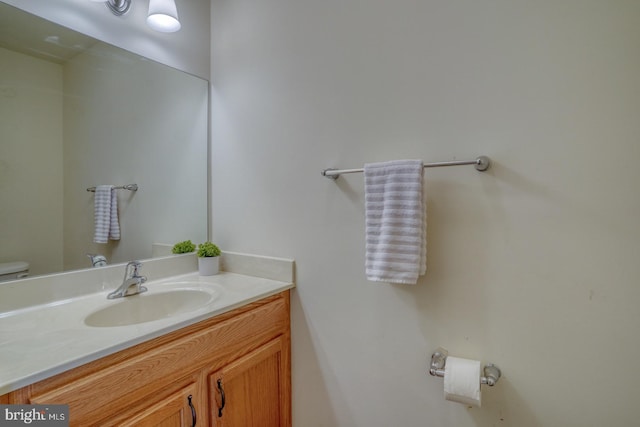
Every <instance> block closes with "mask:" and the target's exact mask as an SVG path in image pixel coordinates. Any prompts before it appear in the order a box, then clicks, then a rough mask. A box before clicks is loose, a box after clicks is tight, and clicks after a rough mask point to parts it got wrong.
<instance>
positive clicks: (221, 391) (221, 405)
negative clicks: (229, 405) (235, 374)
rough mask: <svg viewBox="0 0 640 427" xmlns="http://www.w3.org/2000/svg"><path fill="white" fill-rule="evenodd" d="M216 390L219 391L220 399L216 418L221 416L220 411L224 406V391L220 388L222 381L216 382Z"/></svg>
mask: <svg viewBox="0 0 640 427" xmlns="http://www.w3.org/2000/svg"><path fill="white" fill-rule="evenodd" d="M218 390H219V391H220V398H221V399H222V401H221V402H220V407H219V408H218V418H220V417H221V416H222V410H223V409H224V405H225V400H226V399H225V397H224V389H223V388H222V380H218Z"/></svg>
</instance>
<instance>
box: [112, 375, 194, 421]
mask: <svg viewBox="0 0 640 427" xmlns="http://www.w3.org/2000/svg"><path fill="white" fill-rule="evenodd" d="M196 389H197V387H196V385H195V384H192V385H190V386H188V387H185V388H183V389H181V390H179V391H177V392H175V393H173V394H171V395H170V396H168V397H166V398H163V399H162V400H160V401H158V402H155V403H153V404H151V405H149V406H146V407H138V408H133V410H132V411H128V412H129V413H130V414H131V415H130V416H127V417H125V419H124V420H122V421H120V422H118V424H117V425H118V426H120V427H130V426H131V427H132V426H136V427H192V426H195V425H196V421H202V420H198V419H197V413H196V405H197V403H196V402H197V399H196V396H195V394H196V393H197V390H196ZM200 425H204V424H203V423H201V424H200Z"/></svg>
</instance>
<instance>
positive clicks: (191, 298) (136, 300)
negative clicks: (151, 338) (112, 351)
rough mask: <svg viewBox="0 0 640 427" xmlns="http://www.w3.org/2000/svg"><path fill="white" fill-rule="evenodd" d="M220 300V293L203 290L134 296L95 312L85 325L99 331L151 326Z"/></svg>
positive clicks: (172, 291)
mask: <svg viewBox="0 0 640 427" xmlns="http://www.w3.org/2000/svg"><path fill="white" fill-rule="evenodd" d="M218 296H219V292H218V291H215V290H208V291H204V290H200V289H175V290H169V291H164V292H156V293H143V294H139V295H132V296H128V297H124V298H122V299H120V300H119V301H118V302H116V303H114V304H112V305H109V306H107V307H105V308H102V309H100V310H98V311H94V312H93V313H91V314H90V315H89V316H87V317H86V318H85V319H84V323H85V324H86V325H87V326H93V327H98V328H100V327H114V326H126V325H135V324H138V323H144V322H151V321H153V320H159V319H165V318H168V317H172V316H176V315H178V314H182V313H187V312H189V311H194V310H197V309H199V308H201V307H204V306H205V305H207V304H209V303H211V302H213V301H214V300H215V299H217V298H218Z"/></svg>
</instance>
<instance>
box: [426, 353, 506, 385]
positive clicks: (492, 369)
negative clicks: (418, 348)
mask: <svg viewBox="0 0 640 427" xmlns="http://www.w3.org/2000/svg"><path fill="white" fill-rule="evenodd" d="M448 356H449V352H448V351H447V350H445V349H443V348H442V347H440V348H438V349H437V350H436V351H435V352H434V353H433V354H432V355H431V364H430V365H429V374H431V375H433V376H434V377H442V378H444V367H445V365H446V363H447V357H448ZM501 376H502V372H501V371H500V368H498V367H497V366H496V365H494V364H493V363H489V364H487V365H485V367H484V376H483V377H480V384H486V385H488V386H492V387H493V386H494V385H495V384H496V383H497V382H498V380H499V379H500V377H501Z"/></svg>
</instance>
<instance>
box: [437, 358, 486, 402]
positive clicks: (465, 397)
mask: <svg viewBox="0 0 640 427" xmlns="http://www.w3.org/2000/svg"><path fill="white" fill-rule="evenodd" d="M444 398H445V399H447V400H451V401H453V402H460V403H464V404H466V405H473V406H477V407H480V404H481V401H480V361H479V360H469V359H462V358H459V357H447V362H446V364H445V366H444Z"/></svg>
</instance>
